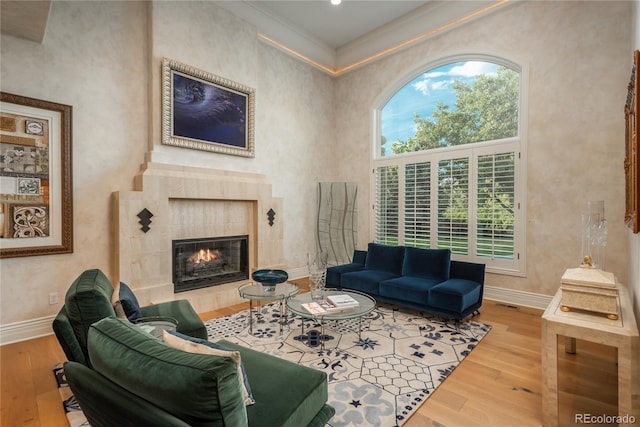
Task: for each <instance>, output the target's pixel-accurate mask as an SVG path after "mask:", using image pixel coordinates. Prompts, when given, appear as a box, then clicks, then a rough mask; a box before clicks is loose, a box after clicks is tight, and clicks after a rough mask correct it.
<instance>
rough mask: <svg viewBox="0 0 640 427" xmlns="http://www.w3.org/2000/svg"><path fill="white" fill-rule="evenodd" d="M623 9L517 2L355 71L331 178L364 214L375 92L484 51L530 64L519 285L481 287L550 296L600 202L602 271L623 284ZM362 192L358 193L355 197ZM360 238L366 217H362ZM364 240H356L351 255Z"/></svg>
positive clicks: (345, 95)
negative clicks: (344, 184) (523, 262)
mask: <svg viewBox="0 0 640 427" xmlns="http://www.w3.org/2000/svg"><path fill="white" fill-rule="evenodd" d="M630 11H631V4H630V3H629V2H571V1H567V2H533V1H530V2H529V1H525V2H518V3H515V4H513V5H510V6H507V7H505V8H503V9H501V10H499V11H498V12H496V13H494V14H492V15H489V16H487V17H484V18H481V19H478V20H476V21H474V22H472V23H470V24H468V25H465V26H463V27H460V28H456V29H454V30H451V31H448V32H445V33H443V34H441V35H439V36H437V37H435V38H433V39H430V40H427V41H426V42H424V43H422V44H420V45H418V46H415V47H412V48H409V49H406V50H404V51H402V52H400V53H397V54H395V55H393V56H390V57H388V58H385V59H383V60H381V61H378V62H375V63H373V64H371V65H369V66H366V67H364V68H361V69H358V70H356V71H354V72H352V73H349V74H347V75H345V76H343V77H341V78H339V79H338V81H337V84H336V88H335V97H336V101H335V108H336V122H335V128H336V134H337V135H338V137H337V148H336V152H339V153H341V156H340V157H341V158H342V159H344V160H345V161H343V162H341V163H340V167H339V171H338V172H337V176H336V177H335V179H336V180H342V179H352V180H356V181H357V182H358V185H359V188H360V190H361V191H359V192H358V197H359V203H358V205H359V211H360V212H363V213H364V212H370V211H371V208H370V206H371V203H372V200H371V199H370V198H369V197H368V194H367V193H368V192H367V191H366V190H367V189H368V188H369V187H368V186H369V180H370V170H371V168H370V167H369V166H370V164H369V157H370V156H362V155H361V154H362V153H364V152H366V153H370V152H371V147H372V146H373V143H372V125H371V115H372V110H373V108H374V107H375V106H376V104H375V103H376V102H377V99H378V97H379V96H380V94H381V93H385V92H387V91H388V90H390V88H392V87H393V86H397V85H398V82H399V80H400V79H402V78H403V77H404V78H408V77H409V76H410V75H413V76H415V75H417V73H419V71H420V69H421V67H423V66H424V65H425V64H428V63H429V62H431V61H435V60H438V59H441V58H444V57H447V56H450V55H454V54H460V53H470V52H475V53H489V54H494V55H497V56H502V57H505V58H507V59H510V60H512V61H515V62H517V63H520V64H522V65H524V66H527V67H529V76H530V79H529V82H528V84H529V104H528V113H529V114H528V122H529V134H528V153H527V155H528V162H527V167H528V176H527V191H528V197H527V206H528V211H527V224H526V226H527V253H526V256H527V277H525V278H519V277H512V276H503V275H495V274H489V275H488V276H487V285H489V286H496V287H501V288H507V289H514V290H519V291H526V292H533V293H538V294H547V295H551V294H553V293H555V291H556V290H557V288H558V287H559V284H560V283H559V281H560V277H561V276H562V274H563V272H564V270H565V269H566V268H569V267H576V266H577V265H578V264H579V262H580V214H581V212H582V211H583V210H584V209H585V207H586V203H587V201H588V200H605V209H606V216H607V218H608V225H609V227H608V230H609V243H608V246H607V270H610V271H613V272H614V273H615V274H616V275H617V276H618V278H619V279H620V280H621V281H625V280H626V279H627V270H628V267H627V262H628V256H627V233H626V230H625V228H624V224H623V221H622V219H623V214H624V173H623V168H622V162H623V157H624V133H623V132H624V120H623V116H622V106H623V105H624V100H625V96H626V89H625V88H626V83H627V81H628V73H629V69H628V45H629V37H630V22H629V14H630ZM363 190H365V191H363ZM359 220H360V222H359V227H358V228H359V230H361V231H364V230H369V227H370V225H371V224H370V222H369V220H370V217H369V216H368V215H360V217H359ZM370 238H371V237H370V236H368V235H367V233H366V232H361V233H360V234H359V247H365V245H366V243H367V241H369V240H370Z"/></svg>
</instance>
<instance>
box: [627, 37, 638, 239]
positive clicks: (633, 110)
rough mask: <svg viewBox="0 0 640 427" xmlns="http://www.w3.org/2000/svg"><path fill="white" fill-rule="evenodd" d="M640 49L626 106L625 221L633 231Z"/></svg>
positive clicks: (636, 207) (635, 228)
mask: <svg viewBox="0 0 640 427" xmlns="http://www.w3.org/2000/svg"><path fill="white" fill-rule="evenodd" d="M639 65H640V50H636V51H635V52H634V54H633V66H632V69H631V79H630V80H629V85H628V86H627V101H626V104H625V106H624V116H625V158H624V175H625V199H626V203H625V213H624V222H625V224H627V226H628V227H629V228H630V229H631V230H632V231H633V233H638V232H639V231H640V218H639V216H640V170H639V168H640V147H638V122H640V112H639V109H638V104H639V103H640V100H639V99H638V86H640V75H639V74H640V73H639V72H638V66H639Z"/></svg>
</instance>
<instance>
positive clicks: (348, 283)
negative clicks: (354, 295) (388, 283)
mask: <svg viewBox="0 0 640 427" xmlns="http://www.w3.org/2000/svg"><path fill="white" fill-rule="evenodd" d="M396 277H399V276H398V275H397V274H393V273H387V272H384V271H376V270H362V271H354V272H351V273H345V274H343V275H342V276H341V277H340V285H341V286H342V287H343V288H348V289H355V290H356V291H360V292H364V293H366V294H369V295H378V294H379V293H380V282H384V281H385V280H389V279H395V278H396Z"/></svg>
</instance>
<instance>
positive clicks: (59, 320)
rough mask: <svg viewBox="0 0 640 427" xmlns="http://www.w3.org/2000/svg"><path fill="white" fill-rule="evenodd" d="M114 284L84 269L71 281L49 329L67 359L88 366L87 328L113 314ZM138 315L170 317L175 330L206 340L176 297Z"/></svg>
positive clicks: (196, 320) (198, 322)
mask: <svg viewBox="0 0 640 427" xmlns="http://www.w3.org/2000/svg"><path fill="white" fill-rule="evenodd" d="M113 292H114V287H113V285H112V284H111V282H110V281H109V279H108V278H107V277H106V276H105V274H104V273H103V272H102V271H100V270H99V269H93V270H86V271H84V272H83V273H82V274H81V275H80V276H78V278H77V279H76V280H75V281H74V282H73V284H72V285H71V287H70V288H69V290H68V291H67V293H66V295H65V304H64V306H63V307H62V309H61V310H60V312H59V313H58V315H57V316H56V318H55V319H54V321H53V331H54V332H55V334H56V337H57V339H58V342H59V343H60V346H61V347H62V350H63V351H64V353H65V355H66V356H67V359H68V360H69V361H73V362H78V363H81V364H83V365H86V366H89V367H90V366H91V363H90V361H89V354H88V351H87V332H88V331H89V327H90V326H91V325H92V324H93V323H95V322H97V321H99V320H102V319H104V318H105V317H114V318H115V317H116V311H115V309H114V306H113V303H112V296H113ZM140 312H141V315H142V317H156V316H163V317H171V318H174V319H176V320H177V321H178V324H177V327H176V330H177V331H178V332H180V333H183V334H185V335H189V336H192V337H195V338H202V339H207V329H206V327H205V326H204V323H203V322H202V320H201V319H200V318H199V317H198V314H197V313H196V312H195V310H194V309H193V307H192V306H191V304H190V303H189V301H187V300H176V301H168V302H164V303H159V304H154V305H149V306H146V307H140Z"/></svg>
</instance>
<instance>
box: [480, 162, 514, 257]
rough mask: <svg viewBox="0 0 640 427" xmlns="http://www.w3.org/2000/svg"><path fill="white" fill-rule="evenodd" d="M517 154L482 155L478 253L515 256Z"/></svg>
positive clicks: (491, 255) (490, 255)
mask: <svg viewBox="0 0 640 427" xmlns="http://www.w3.org/2000/svg"><path fill="white" fill-rule="evenodd" d="M514 160H515V153H513V152H508V153H500V154H490V155H483V156H478V165H477V172H478V175H477V208H476V209H477V211H476V221H477V222H476V227H477V238H476V245H477V246H476V252H477V253H476V255H477V256H478V257H486V258H491V259H494V258H507V259H513V258H514V252H515V250H514V223H515V203H514V198H515V161H514Z"/></svg>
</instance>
